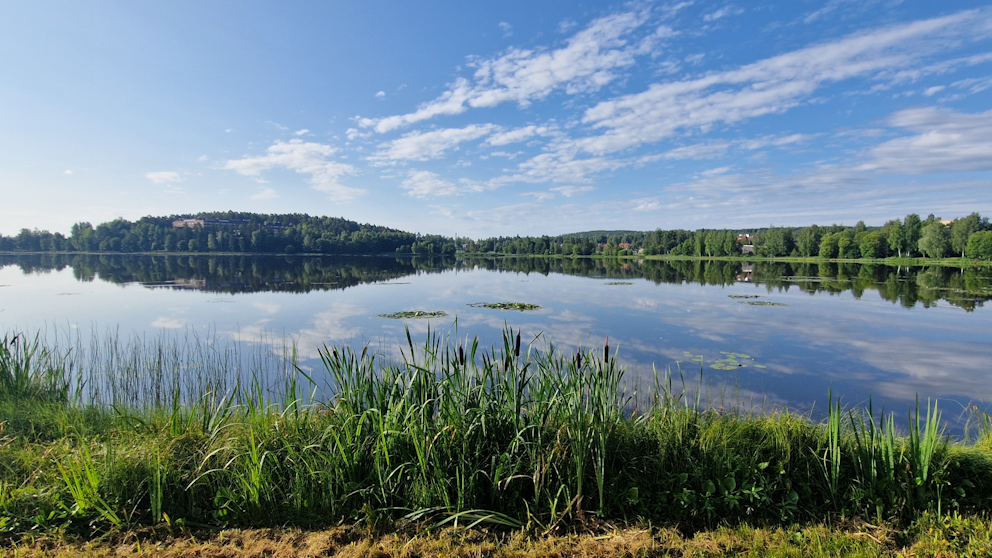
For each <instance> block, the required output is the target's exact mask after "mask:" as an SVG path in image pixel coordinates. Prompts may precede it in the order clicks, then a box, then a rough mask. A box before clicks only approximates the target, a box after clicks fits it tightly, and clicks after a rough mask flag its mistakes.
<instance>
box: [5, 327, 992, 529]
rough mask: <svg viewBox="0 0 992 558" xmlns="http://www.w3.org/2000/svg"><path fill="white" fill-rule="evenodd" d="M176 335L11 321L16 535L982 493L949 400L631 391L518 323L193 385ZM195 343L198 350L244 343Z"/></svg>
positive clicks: (486, 520) (784, 505)
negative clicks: (111, 337)
mask: <svg viewBox="0 0 992 558" xmlns="http://www.w3.org/2000/svg"><path fill="white" fill-rule="evenodd" d="M118 347H120V345H118ZM142 347H144V348H142ZM167 349H168V347H163V346H162V345H160V344H159V345H155V344H148V345H144V346H142V345H129V346H127V347H125V348H124V349H120V348H118V349H116V350H117V351H118V352H120V353H123V354H121V355H116V356H115V355H109V354H107V353H108V352H113V350H115V349H113V347H112V346H109V345H108V346H107V347H105V348H104V353H105V354H104V358H103V360H102V362H103V363H104V365H103V366H101V367H100V368H99V369H96V368H94V367H90V368H87V367H85V366H83V365H82V364H80V362H81V361H75V360H73V359H72V358H71V355H68V354H65V352H64V350H62V351H60V350H59V349H57V348H52V347H46V346H45V345H44V343H41V342H40V341H31V340H26V339H25V338H24V337H16V338H11V337H9V336H8V337H7V338H5V339H4V340H3V342H2V344H0V531H2V532H3V533H6V535H5V536H6V537H8V538H9V539H10V540H25V539H24V537H26V536H27V537H33V536H37V534H39V533H50V534H51V533H61V534H63V535H79V536H83V537H93V536H98V535H100V534H101V533H108V532H110V533H113V532H122V531H127V530H136V529H138V530H140V529H143V528H148V527H155V526H160V528H166V529H176V530H182V529H204V528H211V529H212V528H234V527H240V528H249V527H252V528H257V527H279V526H282V527H285V526H298V527H301V528H323V527H326V526H328V525H333V524H336V523H338V522H346V523H349V524H356V525H362V526H366V528H369V529H372V528H374V527H375V526H379V525H385V524H391V523H392V522H394V521H397V520H401V521H408V522H415V523H416V524H417V525H420V526H424V527H431V528H437V529H443V528H446V527H456V526H457V527H465V526H488V527H490V528H509V529H512V530H520V529H522V530H523V531H522V532H527V533H537V534H541V533H543V534H554V533H560V532H568V531H572V530H575V529H578V530H592V531H595V532H604V531H606V530H609V526H610V525H613V524H614V523H615V522H621V523H636V524H677V525H679V526H680V529H681V530H682V531H683V532H692V531H695V530H697V529H704V528H705V529H710V528H713V527H716V526H718V525H737V524H742V523H743V524H750V525H759V526H760V525H765V526H775V525H785V526H790V525H791V526H796V525H800V524H806V523H809V522H814V523H816V522H824V521H838V520H840V519H842V518H854V517H859V518H862V519H864V520H867V521H869V522H870V523H872V524H874V525H880V524H882V523H884V524H887V525H892V526H896V527H898V528H906V526H912V525H914V524H916V523H915V522H917V520H919V518H921V517H930V516H929V515H926V514H932V516H933V517H936V518H938V519H939V518H946V517H948V514H957V513H963V514H965V516H966V518H969V517H971V518H973V517H977V515H976V514H982V513H985V512H986V511H988V510H989V509H990V508H992V424H990V421H989V419H988V417H987V416H986V415H981V414H976V428H975V429H973V431H974V432H975V435H974V436H973V437H972V439H971V440H969V441H950V440H948V439H947V438H945V437H944V436H943V435H942V434H941V428H940V415H939V412H938V410H937V406H936V404H933V405H929V406H928V405H926V404H924V405H923V407H922V408H917V409H912V410H910V413H909V416H908V420H906V419H898V420H897V419H896V418H895V417H894V416H891V415H887V416H884V417H883V416H880V415H878V414H876V413H873V412H872V410H871V409H843V408H841V407H840V405H839V404H836V403H835V404H833V405H832V406H831V411H830V415H829V418H828V419H827V420H826V421H825V422H824V423H813V422H811V421H810V420H808V419H807V418H806V417H804V416H800V415H796V414H792V413H788V412H785V411H780V412H776V413H771V414H765V415H753V414H745V413H741V412H736V411H719V410H715V409H713V408H711V407H710V406H709V405H707V403H706V402H705V401H702V400H700V398H699V397H698V396H694V395H692V394H691V393H690V392H688V391H687V390H686V389H685V388H684V387H683V384H682V382H681V381H680V379H679V377H678V376H677V375H676V376H675V377H673V376H672V375H667V374H659V375H658V376H657V380H656V381H655V383H654V385H653V386H649V389H647V390H642V393H639V394H637V397H636V398H635V397H633V395H634V394H625V393H623V392H622V391H621V380H622V376H623V369H622V367H621V366H620V365H619V364H618V362H617V360H616V356H615V354H611V351H610V348H609V346H604V347H602V348H598V349H595V350H585V351H581V352H578V353H567V354H566V353H563V352H561V351H559V350H557V349H556V348H555V347H554V346H553V345H550V344H543V343H541V344H538V343H535V344H533V345H532V346H527V345H526V344H524V345H523V346H521V340H520V338H519V335H517V336H514V335H513V334H512V332H506V333H505V335H504V339H503V344H502V345H501V346H498V347H494V348H490V349H483V348H481V347H480V346H479V345H478V343H477V342H472V341H468V340H457V339H455V340H452V339H447V338H442V337H440V336H437V335H434V334H429V335H428V337H427V339H426V340H425V341H424V342H423V343H421V344H416V343H414V342H413V340H412V339H411V340H410V341H409V344H408V346H407V347H405V348H404V349H403V352H402V355H403V356H402V359H398V360H400V362H398V363H391V362H387V361H385V360H384V359H383V357H381V356H377V355H375V354H373V352H372V351H368V350H361V351H353V350H352V349H351V348H349V347H330V348H325V349H323V350H322V351H321V357H322V360H323V364H324V367H325V368H326V370H327V372H328V374H329V377H330V378H331V380H330V381H329V382H328V383H327V385H323V384H322V383H315V382H311V381H310V379H309V378H310V377H311V375H308V374H306V373H304V372H302V371H298V372H296V373H289V372H287V373H285V374H283V375H282V377H281V379H280V380H279V381H276V382H272V381H271V380H267V379H264V378H263V377H262V376H260V375H258V374H256V373H253V372H252V371H248V370H246V371H244V372H243V373H242V375H240V380H238V379H235V380H233V381H230V382H227V383H224V382H221V381H220V380H219V379H218V378H219V377H220V376H218V375H216V374H204V373H203V372H202V371H201V372H198V373H197V374H199V376H196V379H195V381H193V380H191V378H192V377H193V375H194V373H193V372H192V369H193V366H190V365H189V363H187V364H184V365H183V366H185V367H186V368H184V369H183V370H181V371H177V370H174V369H173V368H175V367H176V366H179V365H180V364H182V362H181V361H182V359H178V358H176V357H175V355H176V354H177V353H176V352H175V351H173V352H172V353H170V352H169V351H168V350H167ZM194 349H195V350H191V351H187V353H184V354H190V355H197V354H200V355H201V356H200V358H202V359H203V361H204V363H205V365H209V366H207V367H208V368H211V367H212V368H216V367H219V366H236V365H238V363H239V362H244V361H243V360H239V359H231V360H224V359H221V358H219V357H217V356H216V354H215V352H216V351H218V350H219V349H217V348H216V347H213V346H204V347H199V348H194ZM170 355H172V356H170ZM211 355H214V356H211ZM125 357H126V358H125ZM286 358H287V359H288V361H289V362H290V363H291V362H292V355H291V354H289V355H287V356H286ZM115 363H116V364H115ZM211 363H212V364H211ZM235 376H238V375H237V374H235ZM635 402H636V404H635ZM939 520H942V519H939ZM935 521H936V520H935ZM773 531H774V529H773ZM775 532H777V531H775Z"/></svg>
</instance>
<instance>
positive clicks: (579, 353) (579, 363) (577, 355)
mask: <svg viewBox="0 0 992 558" xmlns="http://www.w3.org/2000/svg"><path fill="white" fill-rule="evenodd" d="M580 368H582V349H576V350H575V369H576V370H578V369H580Z"/></svg>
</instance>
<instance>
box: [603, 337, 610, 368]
mask: <svg viewBox="0 0 992 558" xmlns="http://www.w3.org/2000/svg"><path fill="white" fill-rule="evenodd" d="M603 360H605V361H607V362H609V360H610V336H609V335H607V336H606V346H604V347H603Z"/></svg>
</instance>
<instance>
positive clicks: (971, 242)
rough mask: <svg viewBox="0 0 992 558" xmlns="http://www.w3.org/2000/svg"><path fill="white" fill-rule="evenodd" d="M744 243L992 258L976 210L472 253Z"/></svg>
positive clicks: (601, 234) (502, 246)
mask: <svg viewBox="0 0 992 558" xmlns="http://www.w3.org/2000/svg"><path fill="white" fill-rule="evenodd" d="M744 246H751V247H752V248H751V249H750V251H751V252H753V253H754V255H756V256H759V257H782V256H797V257H807V258H812V257H823V258H830V259H862V258H865V259H875V258H887V257H890V256H898V257H928V258H944V257H951V256H960V257H962V258H964V257H969V258H975V259H982V260H992V226H990V224H989V219H988V218H987V217H982V216H980V215H979V214H978V213H972V214H971V215H968V216H967V217H963V218H960V219H955V220H954V221H951V222H950V223H944V222H942V221H941V219H940V218H939V217H935V216H934V215H930V216H928V217H927V218H926V219H921V218H920V216H919V215H916V214H911V215H907V216H906V217H905V218H904V219H901V220H900V219H893V220H891V221H889V222H887V223H885V224H884V225H883V226H881V227H868V226H866V225H865V223H864V222H863V221H861V222H859V223H858V224H856V225H855V226H853V227H848V226H844V225H830V226H820V225H810V226H808V227H799V228H790V227H781V228H777V227H769V228H767V229H746V230H741V229H733V230H730V229H710V230H708V229H700V230H696V231H689V230H682V229H676V230H661V229H658V230H655V231H651V232H636V231H616V232H610V231H595V232H592V233H578V234H572V235H560V236H553V237H552V236H541V237H520V236H514V237H493V238H487V239H484V240H480V241H478V242H469V243H468V244H467V245H466V251H467V252H469V253H484V254H502V255H528V254H536V255H549V256H557V255H565V256H571V255H575V256H587V255H593V254H598V255H602V256H625V255H632V254H645V255H673V256H701V257H702V256H711V257H712V256H735V255H741V254H742V251H743V248H744Z"/></svg>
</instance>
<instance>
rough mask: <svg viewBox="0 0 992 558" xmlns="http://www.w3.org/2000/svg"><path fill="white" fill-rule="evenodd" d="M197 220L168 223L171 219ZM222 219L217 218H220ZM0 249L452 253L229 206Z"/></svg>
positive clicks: (427, 241)
mask: <svg viewBox="0 0 992 558" xmlns="http://www.w3.org/2000/svg"><path fill="white" fill-rule="evenodd" d="M184 219H200V220H203V224H202V225H200V224H192V225H190V226H182V227H174V226H173V222H174V221H180V220H184ZM221 223H223V224H221ZM0 250H2V251H17V252H169V253H175V252H191V253H205V252H238V253H287V254H294V253H299V252H305V253H322V254H377V253H385V252H400V253H404V252H406V253H414V254H427V255H431V254H437V255H442V254H454V253H455V244H454V240H453V239H450V238H446V237H443V236H438V235H418V234H414V233H409V232H404V231H400V230H396V229H390V228H387V227H380V226H377V225H369V224H359V223H356V222H354V221H349V220H347V219H341V218H335V217H312V216H310V215H306V214H300V213H293V214H284V215H267V214H258V213H239V212H233V211H227V212H216V213H200V214H196V215H190V214H185V215H171V216H168V217H142V218H141V219H138V220H137V221H134V222H131V221H128V220H126V219H116V220H114V221H110V222H108V223H102V224H100V225H97V226H96V227H94V226H93V225H91V224H90V223H85V222H84V223H76V224H75V225H73V226H72V230H71V233H70V235H69V236H68V237H67V236H65V235H63V234H62V233H58V232H56V233H50V232H48V231H39V230H37V229H36V230H29V229H22V230H21V232H20V233H19V234H17V235H16V236H10V237H4V236H2V235H0Z"/></svg>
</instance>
